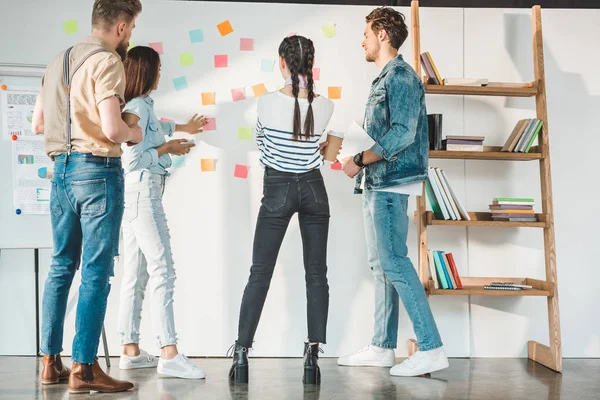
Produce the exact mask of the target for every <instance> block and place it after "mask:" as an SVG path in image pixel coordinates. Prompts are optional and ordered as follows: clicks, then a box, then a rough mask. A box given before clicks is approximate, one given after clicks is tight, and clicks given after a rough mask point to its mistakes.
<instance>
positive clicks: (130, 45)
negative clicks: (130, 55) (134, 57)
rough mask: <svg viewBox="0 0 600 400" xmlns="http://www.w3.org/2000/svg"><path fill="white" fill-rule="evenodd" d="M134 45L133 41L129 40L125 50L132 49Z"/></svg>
mask: <svg viewBox="0 0 600 400" xmlns="http://www.w3.org/2000/svg"><path fill="white" fill-rule="evenodd" d="M134 47H135V43H133V42H129V47H128V48H127V51H129V50H131V49H133V48H134Z"/></svg>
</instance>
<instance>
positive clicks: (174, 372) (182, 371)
mask: <svg viewBox="0 0 600 400" xmlns="http://www.w3.org/2000/svg"><path fill="white" fill-rule="evenodd" d="M157 371H158V373H159V374H162V375H168V376H173V377H175V378H183V379H203V378H206V374H205V373H204V371H202V370H201V369H200V368H198V367H196V366H195V365H194V364H192V362H191V361H190V360H189V359H188V358H187V357H186V356H184V355H183V354H177V355H176V356H175V357H173V358H172V359H170V360H163V359H162V358H161V359H160V360H159V361H158V368H157Z"/></svg>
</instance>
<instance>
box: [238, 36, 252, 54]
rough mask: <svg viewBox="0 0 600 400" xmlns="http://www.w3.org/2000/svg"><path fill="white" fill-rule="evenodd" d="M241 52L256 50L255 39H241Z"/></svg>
mask: <svg viewBox="0 0 600 400" xmlns="http://www.w3.org/2000/svg"><path fill="white" fill-rule="evenodd" d="M240 50H242V51H252V50H254V39H250V38H241V39H240Z"/></svg>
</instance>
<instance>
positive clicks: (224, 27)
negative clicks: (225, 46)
mask: <svg viewBox="0 0 600 400" xmlns="http://www.w3.org/2000/svg"><path fill="white" fill-rule="evenodd" d="M217 29H219V32H220V33H221V36H225V35H229V34H230V33H231V32H233V27H232V26H231V22H229V20H227V21H223V22H221V23H220V24H219V25H217Z"/></svg>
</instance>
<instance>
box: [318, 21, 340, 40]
mask: <svg viewBox="0 0 600 400" xmlns="http://www.w3.org/2000/svg"><path fill="white" fill-rule="evenodd" d="M321 31H323V35H324V36H325V37H326V38H332V37H334V36H335V35H336V31H335V24H327V25H323V26H322V27H321Z"/></svg>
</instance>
